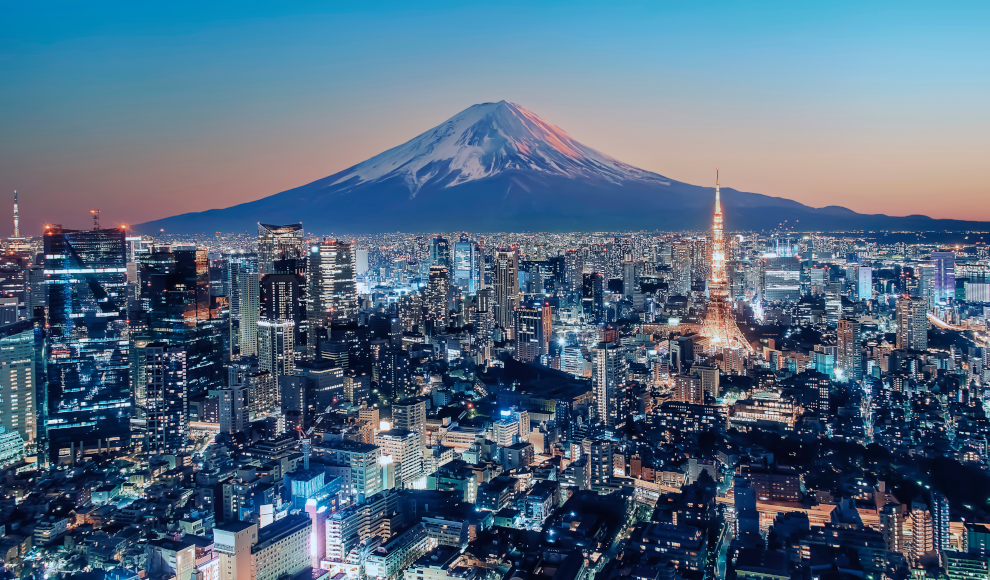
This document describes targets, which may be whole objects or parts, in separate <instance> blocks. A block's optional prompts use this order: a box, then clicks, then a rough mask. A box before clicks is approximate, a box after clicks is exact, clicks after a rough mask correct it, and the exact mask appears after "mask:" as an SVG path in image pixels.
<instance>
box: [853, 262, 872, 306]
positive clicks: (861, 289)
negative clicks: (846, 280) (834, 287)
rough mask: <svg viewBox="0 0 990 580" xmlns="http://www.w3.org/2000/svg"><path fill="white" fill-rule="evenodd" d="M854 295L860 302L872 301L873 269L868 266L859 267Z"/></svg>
mask: <svg viewBox="0 0 990 580" xmlns="http://www.w3.org/2000/svg"><path fill="white" fill-rule="evenodd" d="M856 294H857V295H858V297H859V299H860V300H872V299H873V268H871V267H870V266H860V267H859V272H858V284H857V288H856Z"/></svg>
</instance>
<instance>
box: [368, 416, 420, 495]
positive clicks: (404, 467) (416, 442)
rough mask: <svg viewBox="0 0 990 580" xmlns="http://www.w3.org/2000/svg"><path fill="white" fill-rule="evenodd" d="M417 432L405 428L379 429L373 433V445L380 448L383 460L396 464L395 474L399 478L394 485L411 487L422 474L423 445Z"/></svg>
mask: <svg viewBox="0 0 990 580" xmlns="http://www.w3.org/2000/svg"><path fill="white" fill-rule="evenodd" d="M421 441H422V439H421V437H420V435H419V433H414V432H412V431H409V430H406V429H391V430H389V431H379V432H378V434H377V435H375V445H377V446H379V447H381V448H382V457H383V460H384V461H389V459H386V458H390V460H391V462H392V463H395V464H396V468H395V475H396V478H397V479H398V480H399V482H397V484H396V487H400V485H399V483H400V482H401V487H411V486H412V483H413V482H414V481H416V480H417V479H419V478H420V477H422V476H423V445H422V442H421Z"/></svg>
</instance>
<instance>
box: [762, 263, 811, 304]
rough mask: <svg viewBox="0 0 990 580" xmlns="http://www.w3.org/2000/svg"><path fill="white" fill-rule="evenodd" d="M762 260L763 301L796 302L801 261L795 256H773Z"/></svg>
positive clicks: (798, 293)
mask: <svg viewBox="0 0 990 580" xmlns="http://www.w3.org/2000/svg"><path fill="white" fill-rule="evenodd" d="M763 261H764V267H763V288H762V295H763V301H764V302H765V303H770V302H796V301H797V300H798V299H800V298H801V262H799V261H798V259H797V258H796V257H795V256H773V257H767V258H764V259H763Z"/></svg>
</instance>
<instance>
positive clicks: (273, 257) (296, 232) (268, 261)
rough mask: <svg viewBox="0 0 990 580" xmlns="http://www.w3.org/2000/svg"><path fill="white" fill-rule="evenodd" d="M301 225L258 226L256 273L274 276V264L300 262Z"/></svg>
mask: <svg viewBox="0 0 990 580" xmlns="http://www.w3.org/2000/svg"><path fill="white" fill-rule="evenodd" d="M304 256H305V254H304V253H303V229H302V223H298V224H288V225H284V226H275V225H270V224H263V223H259V224H258V271H259V272H260V273H262V274H274V273H275V262H278V261H284V260H292V261H298V262H300V263H301V262H302V259H303V257H304Z"/></svg>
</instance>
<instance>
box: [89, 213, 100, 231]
mask: <svg viewBox="0 0 990 580" xmlns="http://www.w3.org/2000/svg"><path fill="white" fill-rule="evenodd" d="M89 213H91V214H93V229H94V230H98V229H100V210H98V209H91V210H89Z"/></svg>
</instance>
